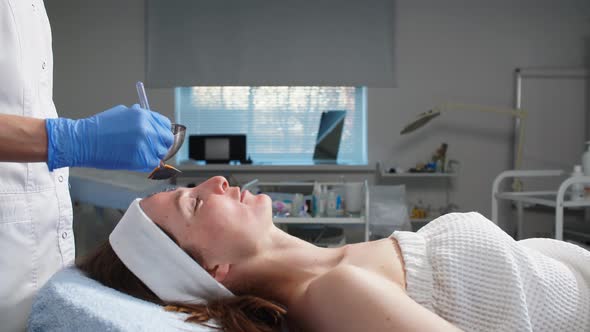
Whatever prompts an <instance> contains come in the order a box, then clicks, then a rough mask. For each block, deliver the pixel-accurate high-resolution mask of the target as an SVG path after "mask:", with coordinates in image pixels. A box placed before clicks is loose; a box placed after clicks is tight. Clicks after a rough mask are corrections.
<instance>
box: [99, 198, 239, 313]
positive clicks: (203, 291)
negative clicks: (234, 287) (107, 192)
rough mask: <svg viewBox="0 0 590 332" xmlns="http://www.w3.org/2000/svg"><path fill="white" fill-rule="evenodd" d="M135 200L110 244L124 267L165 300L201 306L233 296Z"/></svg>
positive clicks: (119, 224) (111, 238)
mask: <svg viewBox="0 0 590 332" xmlns="http://www.w3.org/2000/svg"><path fill="white" fill-rule="evenodd" d="M140 200H141V199H139V198H138V199H136V200H134V201H133V202H132V203H131V205H129V208H128V209H127V212H125V214H124V215H123V218H121V220H120V221H119V223H118V224H117V226H116V227H115V229H114V230H113V232H112V233H111V235H110V236H109V242H110V243H111V246H112V247H113V250H114V251H115V253H116V254H117V256H119V258H120V259H121V261H123V264H125V266H126V267H127V268H128V269H129V270H131V272H133V274H135V276H137V277H138V278H139V279H140V280H141V281H143V283H144V284H145V285H146V286H147V287H148V288H149V289H151V290H152V292H154V293H155V294H156V295H157V296H158V297H159V298H160V299H161V300H162V301H165V302H181V303H182V302H184V303H199V302H204V301H208V300H214V299H218V298H221V297H230V296H233V294H232V293H231V292H230V291H229V290H228V289H227V288H225V287H224V286H223V285H222V284H221V283H219V282H218V281H217V280H215V279H214V278H213V277H212V276H211V275H210V274H209V273H208V272H207V271H205V270H204V269H203V268H202V267H201V266H200V265H199V264H198V263H197V262H196V261H195V260H193V259H192V258H191V257H190V256H189V255H188V254H187V253H186V252H185V251H184V250H182V249H181V248H180V247H179V246H178V245H177V244H176V243H174V241H173V240H172V239H170V238H169V237H168V235H166V233H164V232H163V231H162V230H161V229H160V228H159V227H158V226H157V225H156V224H155V223H154V222H153V221H152V220H151V219H150V218H149V217H148V216H147V215H146V214H145V212H143V209H142V208H141V206H139V201H140Z"/></svg>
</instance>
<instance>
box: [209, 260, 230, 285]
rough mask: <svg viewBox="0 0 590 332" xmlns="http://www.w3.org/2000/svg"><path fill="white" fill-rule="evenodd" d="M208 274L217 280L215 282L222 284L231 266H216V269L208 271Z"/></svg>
mask: <svg viewBox="0 0 590 332" xmlns="http://www.w3.org/2000/svg"><path fill="white" fill-rule="evenodd" d="M208 272H209V273H210V274H211V276H212V277H213V278H215V280H217V281H218V282H222V281H223V280H225V277H226V276H227V274H228V273H229V264H219V265H215V267H214V268H213V269H211V270H208Z"/></svg>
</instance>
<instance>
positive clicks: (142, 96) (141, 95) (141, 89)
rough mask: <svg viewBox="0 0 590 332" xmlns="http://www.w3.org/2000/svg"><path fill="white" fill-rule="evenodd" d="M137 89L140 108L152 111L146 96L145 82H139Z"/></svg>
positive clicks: (136, 85)
mask: <svg viewBox="0 0 590 332" xmlns="http://www.w3.org/2000/svg"><path fill="white" fill-rule="evenodd" d="M135 87H136V88H137V96H138V97H139V106H141V108H143V109H145V110H149V109H150V104H149V103H148V99H147V95H146V94H145V88H144V87H143V82H141V81H139V82H137V84H135Z"/></svg>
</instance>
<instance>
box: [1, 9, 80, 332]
mask: <svg viewBox="0 0 590 332" xmlns="http://www.w3.org/2000/svg"><path fill="white" fill-rule="evenodd" d="M52 75H53V55H52V51H51V30H50V27H49V20H48V18H47V13H46V12H45V6H44V4H43V1H42V0H0V113H3V114H15V115H22V116H28V117H36V118H52V117H56V116H57V113H56V111H55V106H54V105H53V100H52V89H53V78H52ZM73 259H74V237H73V233H72V204H71V201H70V193H69V190H68V169H67V168H63V169H58V170H55V171H54V172H49V170H48V168H47V164H46V163H44V162H41V163H7V162H0V331H22V330H24V329H25V325H26V320H27V318H28V316H29V313H30V310H31V303H32V300H33V296H34V295H35V292H36V291H37V290H38V289H39V288H40V287H41V286H43V284H44V283H45V282H46V281H47V279H49V277H51V275H52V274H53V273H54V272H55V271H57V270H58V269H60V268H61V267H63V266H65V265H67V264H69V263H71V262H72V261H73Z"/></svg>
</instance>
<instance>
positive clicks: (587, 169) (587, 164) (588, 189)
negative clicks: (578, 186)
mask: <svg viewBox="0 0 590 332" xmlns="http://www.w3.org/2000/svg"><path fill="white" fill-rule="evenodd" d="M582 169H583V171H584V176H590V141H587V142H586V151H584V153H583V154H582ZM584 187H585V188H584V189H585V196H586V198H590V184H586V185H585V186H584Z"/></svg>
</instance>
